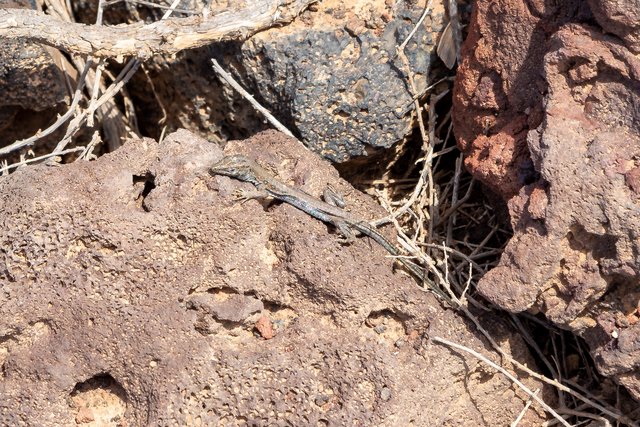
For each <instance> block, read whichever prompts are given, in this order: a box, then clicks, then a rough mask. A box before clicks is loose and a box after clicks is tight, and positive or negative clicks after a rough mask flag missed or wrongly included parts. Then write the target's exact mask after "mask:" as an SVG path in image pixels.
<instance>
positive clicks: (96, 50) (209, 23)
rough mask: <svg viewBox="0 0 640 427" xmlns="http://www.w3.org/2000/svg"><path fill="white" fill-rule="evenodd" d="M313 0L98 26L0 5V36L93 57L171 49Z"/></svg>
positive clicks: (283, 14)
mask: <svg viewBox="0 0 640 427" xmlns="http://www.w3.org/2000/svg"><path fill="white" fill-rule="evenodd" d="M315 1H317V0H254V1H251V2H247V3H246V4H245V5H244V7H242V8H237V9H232V10H228V11H225V12H223V13H219V14H217V15H214V16H209V17H207V18H206V19H205V18H203V17H202V16H193V17H189V18H172V19H165V20H161V21H157V22H154V23H152V24H147V25H144V24H142V23H136V24H121V25H114V26H98V25H84V24H72V23H69V22H63V21H61V20H58V19H56V18H53V17H51V16H49V15H45V14H43V13H40V12H36V11H33V10H26V9H0V38H10V39H23V40H29V41H34V42H39V43H43V44H46V45H49V46H53V47H56V48H58V49H61V50H64V51H66V52H69V53H72V54H85V55H89V54H90V55H92V56H94V57H98V58H100V57H116V56H134V57H137V58H141V59H144V58H148V57H149V56H151V55H156V54H175V53H177V52H179V51H181V50H184V49H191V48H196V47H200V46H204V45H206V44H208V43H212V42H218V41H223V40H232V39H233V40H237V39H243V38H247V37H249V36H251V35H253V34H255V33H257V32H258V31H261V30H264V29H266V28H269V27H272V26H274V25H276V24H280V23H286V22H290V21H292V20H293V19H294V18H295V17H296V16H297V15H298V14H300V12H302V11H303V10H304V9H305V8H306V7H307V6H309V5H310V4H311V3H314V2H315Z"/></svg>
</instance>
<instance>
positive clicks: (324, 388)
mask: <svg viewBox="0 0 640 427" xmlns="http://www.w3.org/2000/svg"><path fill="white" fill-rule="evenodd" d="M296 144H297V143H295V142H294V141H292V140H289V139H287V138H283V137H282V136H281V135H280V134H278V133H275V132H267V133H264V134H261V135H258V136H256V137H254V138H252V139H251V140H248V141H244V142H236V143H231V144H229V145H228V146H227V152H243V153H245V154H247V155H249V156H252V157H255V158H256V159H257V160H258V161H259V162H260V163H262V164H263V165H265V166H267V167H272V168H273V169H274V170H277V171H278V172H279V176H280V177H281V179H284V180H285V181H287V182H290V183H293V184H295V185H298V186H300V187H302V188H304V189H306V190H307V191H309V192H310V193H312V194H317V193H318V192H319V191H320V189H321V188H322V187H324V186H325V185H326V184H327V183H331V184H332V185H333V186H334V187H335V188H336V189H337V190H338V191H340V192H342V193H343V194H344V195H345V197H346V200H347V202H348V203H349V206H350V207H351V209H352V211H353V212H354V213H356V214H359V215H363V216H364V217H366V218H372V217H374V216H378V215H382V214H383V212H381V209H380V208H379V207H378V206H377V205H376V204H375V203H374V202H373V201H372V200H371V199H369V198H368V197H367V196H365V195H363V194H361V193H359V192H357V191H355V190H353V188H351V187H350V186H349V185H347V184H346V183H345V182H344V181H342V180H340V179H339V178H338V176H337V173H336V172H335V170H333V169H332V168H330V166H329V165H328V164H327V163H326V162H324V161H320V160H318V159H317V157H315V156H314V155H311V154H310V153H309V152H308V151H306V150H305V149H304V148H302V147H300V146H298V145H296ZM221 156H222V151H221V150H220V149H219V148H218V147H217V146H215V145H214V144H210V143H207V142H206V141H204V140H201V139H198V138H197V137H195V136H194V135H192V134H190V133H189V132H187V131H180V132H177V133H175V134H173V135H170V136H169V137H167V138H166V140H165V141H164V142H163V143H161V144H158V143H156V142H155V141H152V140H149V139H146V140H133V141H130V142H128V143H127V144H126V145H125V146H124V147H122V148H120V149H118V150H117V151H116V152H114V153H112V154H108V155H105V156H103V157H101V158H100V159H98V160H97V161H95V162H76V163H73V164H69V165H64V166H45V165H42V166H36V167H28V168H22V169H20V170H18V171H16V172H15V173H14V174H12V175H10V176H8V177H2V178H0V195H1V197H2V200H3V203H2V205H1V206H2V207H1V215H2V217H3V218H4V221H5V226H4V227H3V228H2V231H0V247H1V248H2V251H0V281H1V289H2V292H1V293H0V367H1V369H0V424H2V425H41V426H54V425H174V424H175V425H220V424H223V425H246V424H253V425H284V424H287V425H354V424H360V425H410V424H412V425H456V426H457V425H474V426H475V425H478V424H482V425H507V424H508V423H509V422H511V421H513V420H514V419H515V417H516V416H517V414H518V413H519V411H520V410H521V409H522V407H523V405H524V403H525V401H526V398H524V397H523V396H521V394H520V392H519V391H516V390H514V389H513V388H512V387H511V385H510V384H509V383H508V382H507V381H506V380H505V379H504V378H502V377H500V376H498V375H495V374H494V373H493V372H491V371H489V370H487V369H486V368H485V367H483V366H482V365H480V364H479V363H478V362H477V361H476V360H475V359H472V358H468V357H465V356H464V355H461V354H459V353H456V352H454V351H451V350H450V349H448V348H446V347H443V346H438V345H435V344H434V343H432V342H431V341H430V340H429V337H430V336H441V337H444V338H448V339H450V340H453V341H456V342H458V343H461V344H463V345H467V346H469V347H471V348H475V349H478V350H482V349H483V348H484V344H483V341H482V340H480V339H478V338H477V337H476V336H475V334H474V332H473V329H472V328H471V327H470V326H469V325H468V324H467V323H465V322H464V321H463V320H461V319H460V318H459V317H458V316H457V315H455V314H454V312H453V311H451V310H445V309H443V308H442V307H441V306H440V305H439V304H438V303H437V302H436V301H435V298H434V297H433V296H432V295H431V294H429V293H426V292H424V291H422V290H420V289H419V288H418V287H417V285H416V284H415V283H414V281H413V280H412V279H410V278H408V277H407V276H405V275H404V274H403V273H402V272H400V271H394V270H393V269H392V263H393V261H392V260H391V259H389V258H388V257H387V256H386V253H385V251H384V250H383V249H382V248H380V247H378V245H376V244H372V243H371V242H369V241H368V240H367V239H365V238H361V239H358V240H357V241H356V242H355V243H354V244H353V245H351V246H343V245H341V244H340V243H339V242H338V240H337V236H336V235H335V234H333V233H332V232H331V231H330V230H329V229H328V228H327V226H326V225H325V224H323V223H321V222H319V221H316V220H314V219H312V218H310V217H308V216H307V215H306V214H304V213H302V212H300V211H298V210H296V209H295V208H293V207H291V206H289V205H284V204H271V205H269V204H267V203H261V202H259V201H256V200H252V201H247V202H246V203H244V204H240V203H238V202H236V201H235V200H234V191H235V190H237V189H238V188H248V187H249V186H250V185H249V184H245V183H240V182H238V181H235V180H232V179H230V178H227V177H220V176H216V177H213V176H210V175H209V173H208V170H207V168H208V166H210V165H211V164H212V163H213V162H215V161H216V160H217V159H219V158H220V157H221ZM387 231H389V230H387ZM484 323H485V327H487V328H490V329H491V330H492V331H493V332H494V334H495V337H496V339H497V340H498V341H499V342H501V343H503V344H502V345H503V346H504V347H505V349H507V351H510V352H511V353H512V354H513V356H514V357H515V358H517V359H519V360H520V361H521V362H523V363H528V364H532V361H531V360H530V357H529V355H528V353H527V350H526V348H525V347H524V346H523V344H522V342H521V341H520V340H519V339H518V337H517V336H514V335H512V334H510V333H509V332H507V330H506V329H505V328H504V327H503V326H502V325H501V323H500V322H499V321H497V320H496V319H495V316H492V317H490V318H487V319H485V320H484ZM525 383H527V384H528V385H529V387H530V388H532V389H535V388H536V387H540V385H539V384H536V383H533V382H531V381H529V380H525ZM550 403H551V404H553V402H550ZM540 422H541V419H540V415H539V414H538V413H536V412H535V410H529V411H528V412H527V414H526V418H525V420H524V421H523V423H524V424H521V425H538V424H539V423H540Z"/></svg>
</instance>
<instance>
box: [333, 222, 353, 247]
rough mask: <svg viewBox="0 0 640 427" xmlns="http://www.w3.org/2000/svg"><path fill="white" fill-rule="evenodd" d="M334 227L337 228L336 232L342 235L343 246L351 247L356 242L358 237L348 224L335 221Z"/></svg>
mask: <svg viewBox="0 0 640 427" xmlns="http://www.w3.org/2000/svg"><path fill="white" fill-rule="evenodd" d="M333 225H334V226H335V227H336V230H338V233H340V234H341V235H342V238H341V239H340V243H342V244H343V245H350V244H352V243H353V242H355V241H356V235H355V234H354V233H353V230H351V228H350V227H349V225H348V224H347V223H346V222H344V221H335V222H334V223H333Z"/></svg>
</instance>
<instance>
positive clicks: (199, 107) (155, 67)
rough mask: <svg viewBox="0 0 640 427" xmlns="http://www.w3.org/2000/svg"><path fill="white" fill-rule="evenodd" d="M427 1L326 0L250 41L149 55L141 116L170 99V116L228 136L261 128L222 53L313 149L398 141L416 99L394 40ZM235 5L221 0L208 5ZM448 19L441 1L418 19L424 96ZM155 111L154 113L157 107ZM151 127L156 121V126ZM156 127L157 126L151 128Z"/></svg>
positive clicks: (345, 154) (140, 87)
mask: <svg viewBox="0 0 640 427" xmlns="http://www.w3.org/2000/svg"><path fill="white" fill-rule="evenodd" d="M426 3H427V2H426V1H425V0H418V1H411V0H375V1H371V0H355V1H349V2H344V1H342V0H324V1H322V2H318V3H317V4H314V5H313V6H312V8H310V9H309V10H306V11H304V12H303V13H302V14H301V15H300V16H299V17H298V18H297V19H296V20H295V21H293V22H292V23H290V24H288V25H286V26H284V27H277V28H272V29H269V30H266V31H262V32H260V33H259V34H256V35H255V36H253V37H251V38H250V39H248V40H246V41H245V42H243V43H236V42H234V43H226V44H224V45H220V44H216V45H213V46H211V47H208V48H203V49H198V50H194V51H191V52H185V53H184V54H181V55H179V56H178V57H177V58H173V59H166V62H164V61H165V60H164V59H162V60H156V62H155V63H151V64H148V66H149V68H150V70H149V75H150V77H151V79H152V80H153V82H154V87H153V88H150V87H149V85H148V82H147V81H146V80H145V79H146V77H145V76H140V80H139V81H138V84H137V85H136V86H135V87H132V88H131V90H132V93H133V94H134V95H135V97H136V99H138V100H141V101H142V102H145V103H148V104H147V105H148V108H145V109H146V110H147V111H149V112H150V114H151V116H144V117H141V118H140V121H141V123H142V124H141V126H142V127H143V128H145V129H149V132H155V131H156V130H157V128H158V127H157V122H158V120H160V118H162V117H163V114H162V112H161V111H160V110H159V109H158V105H157V103H158V100H159V101H160V102H161V103H162V104H163V105H165V106H169V105H170V106H171V112H172V114H170V115H169V116H168V117H165V118H163V120H166V122H165V123H167V124H168V125H169V127H172V126H178V127H186V128H189V129H192V130H193V131H195V132H199V133H200V134H207V138H209V139H215V138H219V139H221V140H226V139H228V138H237V137H239V136H241V135H243V134H244V135H251V134H253V133H255V132H256V129H258V130H259V129H263V128H264V126H265V124H264V118H263V117H262V116H256V113H255V108H254V107H253V106H251V105H249V103H248V102H246V100H244V99H243V98H242V96H240V95H239V94H237V93H236V92H235V90H233V89H232V88H231V87H230V86H229V85H228V84H226V83H224V82H222V81H221V80H220V79H218V78H217V77H216V74H215V73H214V71H213V69H212V68H211V60H210V59H211V57H215V58H217V59H218V61H219V62H220V63H221V65H222V66H223V67H224V68H225V69H226V70H228V71H229V72H230V73H231V74H232V75H233V77H234V78H235V79H236V80H237V81H238V82H240V83H241V84H242V86H243V87H244V88H246V89H247V91H248V92H249V93H250V94H251V95H252V96H254V97H255V98H256V100H257V101H258V102H260V103H261V104H262V105H264V106H265V107H266V108H267V109H268V110H269V111H270V112H272V113H273V114H274V115H275V116H276V117H277V118H278V119H279V120H280V121H282V122H283V123H284V124H285V125H286V126H287V127H288V128H289V129H290V130H291V131H292V132H294V133H295V134H296V135H297V136H298V137H299V138H300V139H301V140H302V141H304V143H305V144H306V145H307V146H308V147H309V148H310V149H311V150H313V151H316V152H318V153H320V154H321V155H322V156H324V157H326V158H329V159H331V160H333V161H340V162H341V161H345V160H348V159H350V158H351V157H354V156H362V155H367V154H369V153H374V152H376V151H379V150H381V149H384V148H388V147H391V146H392V145H394V144H397V143H399V142H401V141H404V140H405V138H406V137H407V136H408V135H409V134H410V133H411V131H412V127H413V125H414V121H415V114H414V111H415V110H414V107H413V98H412V94H411V92H410V91H409V89H408V87H407V76H406V72H407V70H406V69H405V67H404V65H403V62H402V60H401V59H400V58H399V57H398V56H397V51H396V48H397V46H399V45H400V44H401V43H402V42H403V41H404V40H405V39H406V37H407V36H408V35H409V33H410V32H411V31H412V30H413V29H414V27H415V26H416V24H417V22H418V20H419V19H420V17H421V15H422V13H423V12H424V10H425V6H426ZM228 7H230V4H229V2H226V1H214V2H212V4H211V8H212V11H211V13H212V14H213V13H220V11H222V10H224V9H225V8H228ZM444 24H446V16H445V9H444V6H443V1H442V0H436V1H433V2H432V5H431V9H430V11H429V13H428V15H427V17H426V18H425V20H424V21H423V23H422V25H420V26H418V27H417V31H416V32H415V34H414V35H413V37H412V38H411V40H410V41H409V43H408V44H407V45H406V48H405V50H404V52H405V54H406V57H407V59H408V61H409V66H410V68H411V70H412V72H413V73H414V80H415V84H416V91H417V95H423V94H424V93H425V90H426V88H427V86H428V85H429V84H430V83H432V82H428V76H429V74H430V72H431V69H432V64H433V63H434V61H436V58H437V56H436V55H435V46H436V45H437V41H438V38H439V33H440V32H441V31H442V29H443V26H444ZM154 111H155V113H154ZM152 128H153V130H152ZM150 134H153V133H150Z"/></svg>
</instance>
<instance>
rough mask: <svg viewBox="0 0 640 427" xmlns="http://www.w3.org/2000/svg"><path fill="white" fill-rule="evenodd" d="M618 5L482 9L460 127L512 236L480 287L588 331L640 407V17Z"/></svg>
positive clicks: (464, 76) (469, 45)
mask: <svg viewBox="0 0 640 427" xmlns="http://www.w3.org/2000/svg"><path fill="white" fill-rule="evenodd" d="M580 3H582V4H580ZM613 3H616V2H608V1H597V0H592V1H589V2H588V3H586V2H585V3H583V2H573V1H568V2H558V3H553V4H552V3H548V4H545V5H542V2H527V4H526V5H525V4H524V3H523V2H514V1H507V0H497V1H491V2H489V1H479V2H478V3H477V10H476V13H475V15H474V20H473V24H472V28H471V29H470V36H469V39H468V40H467V41H466V44H465V49H464V50H463V56H464V59H463V65H462V67H461V69H460V74H459V81H458V82H457V86H456V95H455V108H456V114H455V116H456V131H457V132H458V134H459V136H460V141H459V143H460V146H461V148H462V149H463V150H465V151H466V152H467V154H468V155H469V157H468V159H467V166H468V167H469V169H470V170H471V172H472V173H473V174H474V175H476V176H477V177H479V178H480V179H481V180H483V181H484V182H486V183H487V184H488V185H490V186H492V187H493V189H494V190H496V191H497V192H498V193H499V194H501V195H502V196H503V197H504V198H505V200H508V205H509V210H510V214H511V225H512V227H513V230H514V236H513V238H512V240H511V241H510V242H509V244H508V246H507V248H506V250H505V253H504V254H503V256H502V258H501V261H500V264H499V266H498V267H497V268H495V269H494V270H492V271H490V272H489V273H488V274H487V275H486V276H485V277H484V278H483V279H482V281H481V282H480V285H479V291H480V292H481V293H482V294H483V295H484V296H486V297H487V298H488V299H489V300H491V301H492V302H494V303H496V304H498V305H499V306H501V307H502V308H504V309H507V310H509V311H512V312H519V311H523V310H530V311H532V312H541V313H543V314H544V315H545V316H546V317H547V318H548V319H550V320H551V321H552V322H554V323H555V324H556V325H559V326H561V327H563V328H566V329H569V330H572V331H574V332H575V333H577V334H579V335H581V336H582V337H584V338H585V339H586V341H587V343H588V344H589V346H590V349H591V353H592V355H593V356H594V359H595V361H596V364H597V366H598V368H599V370H600V372H601V373H602V374H604V375H607V376H611V377H612V378H614V379H616V380H617V381H618V382H619V383H621V384H623V385H624V386H625V387H626V388H627V389H628V390H629V391H630V392H631V393H632V394H633V396H635V398H636V399H640V351H639V350H640V236H639V235H638V230H640V184H639V183H640V60H639V59H638V57H637V55H634V53H633V52H637V49H638V45H637V34H638V32H637V20H636V21H635V23H628V24H629V25H626V24H624V25H623V24H618V23H619V22H621V21H625V20H628V19H631V18H630V17H633V16H634V15H635V16H637V14H638V13H639V10H640V9H638V8H639V6H638V5H637V2H636V4H635V5H633V4H632V3H625V5H626V6H625V16H626V17H625V16H622V15H620V13H618V12H616V8H615V7H614V5H613ZM618 4H619V5H620V3H618ZM627 9H628V10H627ZM594 19H595V22H597V23H599V24H600V25H602V27H603V29H605V30H606V31H608V32H610V33H612V34H617V35H619V36H620V37H622V38H617V37H616V36H612V35H603V31H602V29H600V28H597V27H595V26H593V23H594ZM634 25H635V26H634ZM634 28H635V30H634ZM506 34H508V35H509V36H505V35H506ZM489 52H490V53H491V56H489Z"/></svg>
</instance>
